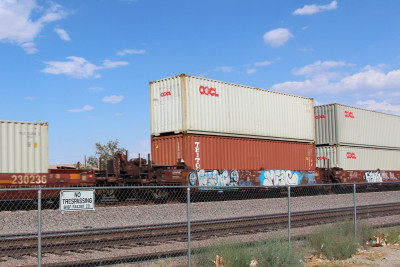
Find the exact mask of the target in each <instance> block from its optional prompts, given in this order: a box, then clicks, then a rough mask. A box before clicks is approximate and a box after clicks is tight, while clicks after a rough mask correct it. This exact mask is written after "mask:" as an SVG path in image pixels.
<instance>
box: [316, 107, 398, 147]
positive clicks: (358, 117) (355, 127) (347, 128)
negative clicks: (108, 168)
mask: <svg viewBox="0 0 400 267" xmlns="http://www.w3.org/2000/svg"><path fill="white" fill-rule="evenodd" d="M315 129H316V144H317V145H348V146H360V147H374V148H390V149H392V148H395V149H400V138H399V133H400V116H398V115H393V114H387V113H382V112H376V111H372V110H366V109H361V108H356V107H351V106H345V105H341V104H336V103H335V104H328V105H322V106H316V107H315Z"/></svg>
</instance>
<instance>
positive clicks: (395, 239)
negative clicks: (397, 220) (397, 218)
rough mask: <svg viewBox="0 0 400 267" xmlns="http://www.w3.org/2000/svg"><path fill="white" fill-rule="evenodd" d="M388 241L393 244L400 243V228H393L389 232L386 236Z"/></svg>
mask: <svg viewBox="0 0 400 267" xmlns="http://www.w3.org/2000/svg"><path fill="white" fill-rule="evenodd" d="M386 241H387V242H388V243H391V244H396V243H399V242H400V228H398V227H396V228H392V229H390V230H389V231H388V233H387V236H386Z"/></svg>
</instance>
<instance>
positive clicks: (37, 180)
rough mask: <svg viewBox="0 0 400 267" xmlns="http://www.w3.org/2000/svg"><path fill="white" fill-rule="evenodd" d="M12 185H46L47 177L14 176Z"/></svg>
mask: <svg viewBox="0 0 400 267" xmlns="http://www.w3.org/2000/svg"><path fill="white" fill-rule="evenodd" d="M11 179H12V182H11V184H46V183H47V177H46V175H42V176H40V175H13V176H11Z"/></svg>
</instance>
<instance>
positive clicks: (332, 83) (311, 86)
mask: <svg viewBox="0 0 400 267" xmlns="http://www.w3.org/2000/svg"><path fill="white" fill-rule="evenodd" d="M312 65H313V64H311V65H308V66H312ZM317 65H318V64H317ZM322 65H324V64H321V66H322ZM325 65H327V66H336V65H343V66H345V65H348V63H346V64H342V63H339V64H338V62H336V63H329V64H325ZM306 67H307V66H306ZM301 70H302V72H303V74H304V75H306V74H313V75H311V78H310V79H307V80H305V81H287V82H283V83H279V84H275V85H274V86H272V87H271V89H272V90H276V91H282V92H287V93H295V94H300V95H302V94H305V93H313V94H322V93H324V94H331V95H335V94H340V93H344V92H345V93H346V96H351V95H352V96H355V95H363V96H365V95H368V94H370V95H375V96H377V95H379V97H385V96H387V97H389V96H390V95H393V94H395V93H396V92H399V91H400V69H397V70H392V71H389V72H384V71H383V68H382V66H378V67H371V66H366V67H365V68H363V69H362V70H361V71H360V72H358V73H354V74H346V73H330V72H325V73H323V74H318V75H317V74H315V72H314V71H315V70H314V69H313V68H305V67H303V68H301ZM338 75H340V77H338ZM377 92H378V93H379V94H377Z"/></svg>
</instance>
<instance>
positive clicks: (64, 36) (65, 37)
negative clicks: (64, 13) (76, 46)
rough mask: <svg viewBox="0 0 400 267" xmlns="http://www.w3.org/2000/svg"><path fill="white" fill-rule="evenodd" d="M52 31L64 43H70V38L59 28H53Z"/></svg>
mask: <svg viewBox="0 0 400 267" xmlns="http://www.w3.org/2000/svg"><path fill="white" fill-rule="evenodd" d="M54 31H55V32H56V33H57V34H58V36H59V37H60V39H61V40H64V41H71V38H70V37H69V35H68V33H67V32H66V31H65V30H63V29H60V28H55V29H54Z"/></svg>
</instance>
